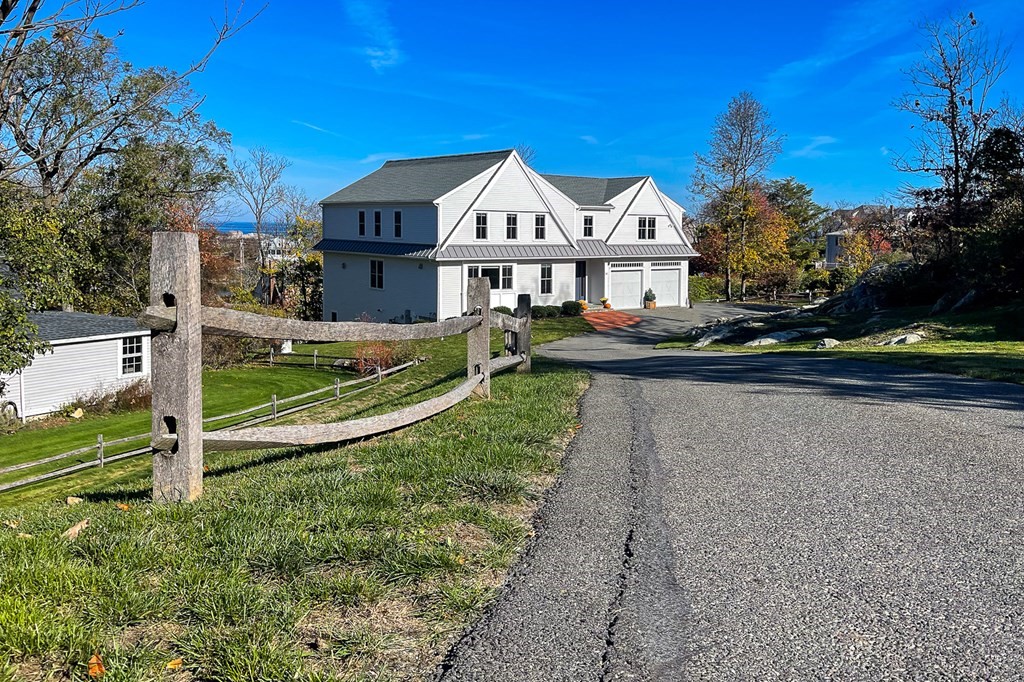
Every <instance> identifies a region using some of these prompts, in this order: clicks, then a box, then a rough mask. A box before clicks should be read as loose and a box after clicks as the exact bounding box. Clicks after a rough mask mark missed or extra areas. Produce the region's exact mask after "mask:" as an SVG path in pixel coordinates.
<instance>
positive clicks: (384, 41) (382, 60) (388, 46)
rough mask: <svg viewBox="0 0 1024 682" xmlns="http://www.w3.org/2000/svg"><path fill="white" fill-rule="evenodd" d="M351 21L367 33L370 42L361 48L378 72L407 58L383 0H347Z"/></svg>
mask: <svg viewBox="0 0 1024 682" xmlns="http://www.w3.org/2000/svg"><path fill="white" fill-rule="evenodd" d="M345 10H346V11H347V12H348V18H349V21H351V22H352V23H353V24H354V25H355V26H356V27H357V28H359V29H360V30H361V31H362V32H363V33H365V34H366V38H367V40H369V42H370V44H369V45H366V46H365V47H362V48H360V50H359V51H360V52H361V53H362V54H363V55H364V56H366V57H367V62H368V63H369V64H370V66H371V67H373V70H374V71H377V72H378V73H379V72H381V71H382V70H383V69H385V68H387V67H389V66H395V65H397V64H399V63H401V62H402V61H404V60H405V55H404V54H403V53H402V51H401V50H400V49H399V46H398V45H399V44H398V38H397V37H396V36H395V27H394V25H393V24H392V23H391V21H390V20H389V19H388V14H387V6H386V4H385V3H384V2H382V1H381V0H346V2H345Z"/></svg>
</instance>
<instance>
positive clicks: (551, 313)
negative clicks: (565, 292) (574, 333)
mask: <svg viewBox="0 0 1024 682" xmlns="http://www.w3.org/2000/svg"><path fill="white" fill-rule="evenodd" d="M544 310H545V311H546V313H547V314H546V315H545V317H558V316H560V315H561V314H562V308H561V307H560V306H557V305H546V306H544Z"/></svg>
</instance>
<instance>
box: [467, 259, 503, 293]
mask: <svg viewBox="0 0 1024 682" xmlns="http://www.w3.org/2000/svg"><path fill="white" fill-rule="evenodd" d="M466 276H467V277H469V278H470V279H473V278H474V277H486V278H487V279H488V280H489V281H490V283H491V289H492V290H495V289H504V290H506V291H510V290H511V289H512V266H511V265H470V266H469V267H468V268H466Z"/></svg>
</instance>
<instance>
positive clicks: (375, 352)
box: [356, 341, 413, 376]
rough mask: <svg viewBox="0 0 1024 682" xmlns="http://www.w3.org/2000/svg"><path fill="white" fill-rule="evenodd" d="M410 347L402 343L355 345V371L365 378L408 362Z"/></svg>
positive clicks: (373, 342)
mask: <svg viewBox="0 0 1024 682" xmlns="http://www.w3.org/2000/svg"><path fill="white" fill-rule="evenodd" d="M412 355H413V353H412V347H411V346H410V345H409V344H408V343H406V342H404V341H360V342H359V343H357V344H356V370H357V371H358V372H359V373H360V374H362V375H364V376H366V375H369V374H376V373H377V370H378V369H380V371H382V372H383V371H384V370H386V369H391V368H392V367H396V366H398V365H401V364H402V363H404V362H408V361H409V360H410V359H411V358H412Z"/></svg>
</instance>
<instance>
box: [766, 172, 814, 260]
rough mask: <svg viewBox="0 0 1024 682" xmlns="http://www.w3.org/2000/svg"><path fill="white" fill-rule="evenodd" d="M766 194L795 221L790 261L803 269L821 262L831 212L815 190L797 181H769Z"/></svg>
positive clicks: (789, 247) (791, 238) (791, 179)
mask: <svg viewBox="0 0 1024 682" xmlns="http://www.w3.org/2000/svg"><path fill="white" fill-rule="evenodd" d="M765 194H766V196H767V198H768V201H769V203H771V205H772V206H774V207H775V208H776V209H778V210H779V211H781V212H782V214H783V215H785V216H787V217H788V218H789V219H790V220H791V221H792V222H793V224H792V229H791V230H790V231H789V240H788V242H787V247H788V249H789V255H790V258H792V259H793V261H794V262H796V264H797V265H798V266H800V267H808V266H810V265H811V264H812V263H813V262H814V261H816V260H821V255H822V250H823V248H824V243H823V240H824V234H825V226H826V224H827V222H828V214H829V210H828V208H826V207H825V206H822V205H821V204H819V203H817V202H815V201H814V199H813V195H814V190H812V189H811V188H810V187H808V186H807V185H805V184H804V183H802V182H797V180H796V178H783V179H781V180H771V181H769V182H768V184H767V187H766V188H765Z"/></svg>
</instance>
